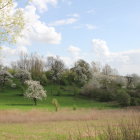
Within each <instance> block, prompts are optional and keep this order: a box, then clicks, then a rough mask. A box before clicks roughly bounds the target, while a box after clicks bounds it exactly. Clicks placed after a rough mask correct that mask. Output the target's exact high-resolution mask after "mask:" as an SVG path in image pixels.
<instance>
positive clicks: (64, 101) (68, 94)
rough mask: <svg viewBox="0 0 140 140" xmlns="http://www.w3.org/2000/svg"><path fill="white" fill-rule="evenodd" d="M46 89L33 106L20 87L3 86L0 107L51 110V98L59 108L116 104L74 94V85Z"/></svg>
mask: <svg viewBox="0 0 140 140" xmlns="http://www.w3.org/2000/svg"><path fill="white" fill-rule="evenodd" d="M45 89H46V90H47V99H46V100H43V101H38V105H37V106H34V105H33V101H32V100H29V99H27V98H25V97H24V96H22V91H21V90H20V89H11V88H9V89H8V88H5V89H3V90H1V91H0V109H25V110H26V109H27V110H28V109H33V108H42V109H49V110H53V109H54V107H53V105H52V103H51V102H52V99H53V98H56V99H57V100H58V102H59V104H60V108H69V109H72V108H73V106H76V107H77V108H98V109H107V108H108V109H109V108H117V107H118V106H117V105H115V104H113V103H101V102H97V101H94V100H93V99H89V98H86V97H82V96H79V95H76V96H74V94H76V93H74V92H76V91H78V90H79V89H76V88H75V87H68V86H67V87H63V86H61V87H59V86H56V85H50V86H47V87H45Z"/></svg>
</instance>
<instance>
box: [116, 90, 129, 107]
mask: <svg viewBox="0 0 140 140" xmlns="http://www.w3.org/2000/svg"><path fill="white" fill-rule="evenodd" d="M116 100H117V102H118V103H119V104H120V105H121V106H123V107H125V106H129V105H130V103H131V97H130V95H129V94H128V93H127V92H126V90H124V89H121V90H118V91H117V97H116Z"/></svg>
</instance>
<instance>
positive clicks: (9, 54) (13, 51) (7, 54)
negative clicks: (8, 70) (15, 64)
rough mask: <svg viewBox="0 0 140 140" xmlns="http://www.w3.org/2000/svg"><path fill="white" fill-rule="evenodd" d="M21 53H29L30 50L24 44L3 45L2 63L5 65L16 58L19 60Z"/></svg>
mask: <svg viewBox="0 0 140 140" xmlns="http://www.w3.org/2000/svg"><path fill="white" fill-rule="evenodd" d="M21 53H24V54H26V53H28V50H27V48H26V47H24V46H19V47H14V48H11V47H7V46H2V49H1V59H2V63H3V64H4V65H10V63H11V62H12V61H14V60H17V58H18V56H19V55H20V54H21Z"/></svg>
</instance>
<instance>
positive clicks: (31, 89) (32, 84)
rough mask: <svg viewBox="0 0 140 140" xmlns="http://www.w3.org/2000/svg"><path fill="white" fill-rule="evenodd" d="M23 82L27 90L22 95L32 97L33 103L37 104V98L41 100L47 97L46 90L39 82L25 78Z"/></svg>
mask: <svg viewBox="0 0 140 140" xmlns="http://www.w3.org/2000/svg"><path fill="white" fill-rule="evenodd" d="M25 83H26V85H27V90H26V92H25V94H24V96H25V97H27V98H30V99H33V101H34V104H35V105H37V100H42V99H43V98H46V97H47V95H46V91H45V90H44V89H43V87H42V86H41V85H40V82H38V81H33V80H27V81H25Z"/></svg>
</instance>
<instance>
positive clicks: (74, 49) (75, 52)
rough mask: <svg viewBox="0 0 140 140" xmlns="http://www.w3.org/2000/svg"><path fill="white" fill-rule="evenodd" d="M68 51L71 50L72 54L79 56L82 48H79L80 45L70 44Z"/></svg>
mask: <svg viewBox="0 0 140 140" xmlns="http://www.w3.org/2000/svg"><path fill="white" fill-rule="evenodd" d="M68 51H69V52H70V53H71V54H72V55H74V56H76V57H78V56H79V55H80V51H81V49H80V48H78V47H76V46H73V45H70V46H69V48H68Z"/></svg>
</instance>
